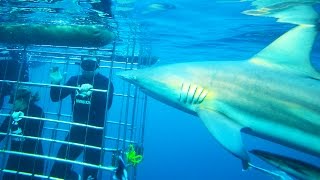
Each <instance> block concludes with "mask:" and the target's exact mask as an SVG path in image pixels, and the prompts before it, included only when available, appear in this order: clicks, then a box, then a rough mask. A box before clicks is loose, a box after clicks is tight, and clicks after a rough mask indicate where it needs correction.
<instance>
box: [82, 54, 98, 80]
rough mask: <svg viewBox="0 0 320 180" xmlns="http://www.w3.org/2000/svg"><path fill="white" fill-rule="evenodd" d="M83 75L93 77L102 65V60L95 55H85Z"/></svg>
mask: <svg viewBox="0 0 320 180" xmlns="http://www.w3.org/2000/svg"><path fill="white" fill-rule="evenodd" d="M80 65H81V69H82V75H83V76H85V77H87V78H91V77H93V76H94V74H95V71H96V70H97V69H98V67H99V65H100V60H99V59H97V58H95V57H84V58H82V60H81V64H80Z"/></svg>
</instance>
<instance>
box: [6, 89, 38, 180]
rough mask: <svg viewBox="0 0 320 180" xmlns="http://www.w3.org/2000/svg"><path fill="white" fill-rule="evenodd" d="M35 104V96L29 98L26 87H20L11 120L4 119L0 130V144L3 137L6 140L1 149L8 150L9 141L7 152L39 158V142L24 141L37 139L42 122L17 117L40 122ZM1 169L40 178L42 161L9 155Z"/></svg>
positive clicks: (12, 175) (12, 176)
mask: <svg viewBox="0 0 320 180" xmlns="http://www.w3.org/2000/svg"><path fill="white" fill-rule="evenodd" d="M38 100H39V96H38V94H37V93H35V94H33V93H32V92H31V91H30V90H29V89H28V88H26V87H20V88H18V89H17V90H16V92H15V98H14V101H13V109H12V112H11V116H9V117H7V118H6V119H5V120H4V122H3V123H2V124H1V126H0V132H2V133H6V134H5V135H3V134H1V135H0V141H2V140H3V139H4V138H5V137H6V138H9V139H7V140H8V141H6V142H7V143H5V145H6V146H7V147H8V143H9V140H10V141H11V148H10V151H16V152H23V153H29V154H39V155H42V154H43V151H42V144H41V142H40V141H39V140H37V139H30V138H26V137H24V136H32V137H41V135H42V129H43V121H41V120H35V119H29V118H28V119H26V118H23V117H21V116H31V117H40V118H44V113H43V110H42V108H41V107H39V106H37V105H36V104H35V102H36V101H38ZM5 169H7V170H13V171H18V172H26V173H31V174H33V175H34V174H40V175H42V174H43V169H44V160H43V159H40V158H35V157H31V156H23V155H16V154H10V155H9V158H8V161H7V165H6V167H5ZM2 179H3V180H12V179H24V180H25V179H34V177H33V176H29V177H28V176H25V175H22V174H16V173H6V172H4V175H3V177H2Z"/></svg>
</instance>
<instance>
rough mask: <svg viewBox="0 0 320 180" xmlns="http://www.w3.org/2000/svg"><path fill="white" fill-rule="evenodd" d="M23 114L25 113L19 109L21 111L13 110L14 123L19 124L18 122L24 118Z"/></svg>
mask: <svg viewBox="0 0 320 180" xmlns="http://www.w3.org/2000/svg"><path fill="white" fill-rule="evenodd" d="M21 116H24V113H23V112H21V111H19V112H13V113H12V115H11V117H12V119H13V122H12V124H15V125H16V124H18V122H19V121H20V120H21V119H22V118H21Z"/></svg>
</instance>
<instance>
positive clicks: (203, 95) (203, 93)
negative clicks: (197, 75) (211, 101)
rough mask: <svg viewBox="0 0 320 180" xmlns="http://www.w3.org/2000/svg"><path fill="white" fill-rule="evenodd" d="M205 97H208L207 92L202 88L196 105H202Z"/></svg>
mask: <svg viewBox="0 0 320 180" xmlns="http://www.w3.org/2000/svg"><path fill="white" fill-rule="evenodd" d="M207 95H208V92H207V91H206V90H205V89H204V88H203V89H202V91H201V93H200V95H199V98H198V101H197V103H198V104H200V103H202V101H203V100H204V99H205V98H206V97H207Z"/></svg>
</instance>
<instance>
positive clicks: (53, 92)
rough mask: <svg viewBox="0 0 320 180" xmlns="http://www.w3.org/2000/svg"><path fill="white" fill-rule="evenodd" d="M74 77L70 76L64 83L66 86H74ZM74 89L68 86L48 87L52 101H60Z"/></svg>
mask: <svg viewBox="0 0 320 180" xmlns="http://www.w3.org/2000/svg"><path fill="white" fill-rule="evenodd" d="M74 81H76V80H75V77H71V78H70V79H69V80H68V82H67V83H66V84H65V85H66V86H74V85H75V83H74ZM72 91H74V90H73V89H70V88H61V87H51V88H50V97H51V100H52V101H53V102H57V101H60V100H62V99H64V98H65V97H67V96H68V95H69V94H71V93H72Z"/></svg>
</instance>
